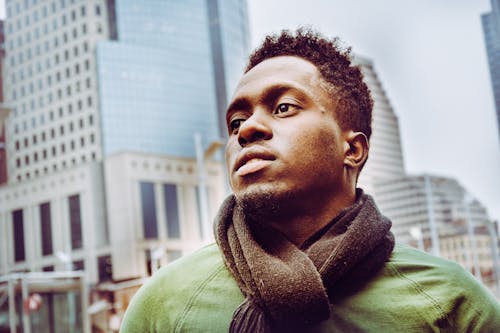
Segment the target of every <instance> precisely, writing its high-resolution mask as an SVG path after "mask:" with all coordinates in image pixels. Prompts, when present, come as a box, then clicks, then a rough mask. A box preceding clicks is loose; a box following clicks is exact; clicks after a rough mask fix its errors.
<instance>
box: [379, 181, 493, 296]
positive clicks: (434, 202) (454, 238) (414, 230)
mask: <svg viewBox="0 0 500 333" xmlns="http://www.w3.org/2000/svg"><path fill="white" fill-rule="evenodd" d="M375 189H376V191H375V195H376V200H377V203H378V205H379V208H380V210H381V211H382V213H383V214H384V215H386V216H387V217H389V218H390V219H391V220H392V222H393V227H392V232H393V233H394V235H395V237H396V240H397V241H398V242H400V243H405V244H409V245H412V246H414V247H417V248H420V249H421V250H423V251H427V252H431V253H433V254H435V255H437V256H441V257H444V258H447V259H450V260H453V261H457V262H458V263H460V264H461V265H462V266H463V267H465V268H466V269H468V270H469V271H471V272H473V273H475V274H476V275H477V276H478V278H483V282H485V283H486V284H487V286H488V287H490V288H491V289H495V290H496V292H497V293H498V295H500V293H499V292H500V290H498V286H497V285H496V284H497V283H498V277H497V275H495V270H496V268H495V267H497V266H496V265H497V263H495V258H496V260H498V235H497V232H496V230H497V229H496V226H493V224H492V221H491V220H490V218H489V217H488V214H487V211H486V209H485V208H484V206H483V205H481V203H480V202H479V201H477V200H475V199H472V200H471V199H469V197H470V195H469V194H468V193H467V191H466V190H465V189H464V188H463V187H462V186H461V185H460V184H459V183H458V182H457V181H456V180H455V179H452V178H448V177H439V176H432V175H419V176H410V175H406V176H403V177H400V178H396V179H390V180H377V181H376V185H375ZM479 274H481V275H479Z"/></svg>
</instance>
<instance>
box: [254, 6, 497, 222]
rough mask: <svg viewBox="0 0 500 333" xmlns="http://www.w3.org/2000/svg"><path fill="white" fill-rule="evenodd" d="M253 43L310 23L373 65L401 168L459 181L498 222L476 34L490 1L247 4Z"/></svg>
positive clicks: (490, 110)
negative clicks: (394, 119)
mask: <svg viewBox="0 0 500 333" xmlns="http://www.w3.org/2000/svg"><path fill="white" fill-rule="evenodd" d="M248 7H249V15H250V27H251V33H252V45H253V46H256V45H257V44H258V43H259V42H260V41H261V40H262V38H263V36H264V35H265V34H267V33H269V32H277V31H280V30H281V29H283V28H288V29H294V28H296V27H297V26H299V25H310V26H312V27H314V28H316V29H317V30H319V31H321V32H322V33H323V34H325V35H328V36H339V37H340V38H341V39H342V40H343V41H344V42H345V44H347V45H350V46H352V47H353V51H354V52H355V53H357V54H360V55H363V56H365V57H368V58H371V59H372V60H373V61H374V66H375V70H376V71H377V73H378V75H379V79H380V80H381V81H382V84H383V86H384V88H385V90H386V94H387V95H388V97H389V99H390V101H391V104H392V106H393V108H394V111H395V112H396V114H397V115H398V117H399V125H400V129H401V135H402V142H403V155H404V158H405V164H406V170H407V172H409V173H412V174H418V173H424V172H425V173H431V174H436V175H443V176H452V177H455V178H456V179H457V180H458V181H459V182H460V183H461V184H462V185H463V186H464V187H465V188H466V189H467V190H469V191H470V192H471V193H472V195H474V196H475V197H476V198H477V199H479V200H480V201H481V202H482V203H483V204H484V205H485V206H486V207H487V208H488V212H489V215H490V216H491V217H493V218H494V219H497V220H500V148H499V138H498V134H497V126H496V118H495V117H496V116H495V112H494V105H493V95H492V90H491V84H490V77H489V72H488V63H487V58H486V51H485V46H484V39H483V33H482V27H481V18H480V16H481V14H482V13H485V12H489V11H490V9H491V8H490V1H489V0H406V1H401V0H350V1H347V0H343V1H340V0H315V1H298V0H248Z"/></svg>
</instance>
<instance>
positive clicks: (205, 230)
mask: <svg viewBox="0 0 500 333" xmlns="http://www.w3.org/2000/svg"><path fill="white" fill-rule="evenodd" d="M223 145H224V143H223V142H222V140H216V141H213V142H211V144H210V145H209V147H208V148H207V149H206V150H205V151H203V146H202V143H201V134H200V133H195V134H194V147H195V153H196V169H197V171H198V198H199V200H200V202H199V205H200V220H201V228H202V238H203V240H204V242H207V243H208V242H209V241H211V240H213V235H212V232H211V231H210V229H211V228H210V227H211V225H210V221H209V218H208V215H209V214H208V198H207V178H206V177H207V176H206V175H207V173H206V170H205V161H206V159H208V158H209V157H210V156H212V155H213V154H214V153H215V152H216V151H217V149H219V148H220V147H222V146H223Z"/></svg>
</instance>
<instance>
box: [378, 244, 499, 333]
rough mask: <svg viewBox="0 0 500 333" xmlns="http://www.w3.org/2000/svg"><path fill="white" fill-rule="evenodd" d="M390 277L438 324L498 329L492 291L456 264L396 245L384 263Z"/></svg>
mask: <svg viewBox="0 0 500 333" xmlns="http://www.w3.org/2000/svg"><path fill="white" fill-rule="evenodd" d="M386 274H388V275H389V276H391V277H392V279H390V281H392V283H394V284H395V285H397V286H401V287H403V288H404V289H405V290H406V291H407V292H409V293H412V294H413V295H415V299H414V301H420V302H421V309H425V310H424V312H425V313H423V315H426V316H429V318H432V319H433V320H435V324H436V325H437V326H438V327H441V328H444V327H448V328H452V329H455V330H460V331H462V330H463V331H471V332H473V331H488V329H492V328H494V329H495V330H496V329H500V306H499V303H498V301H497V300H496V299H495V298H494V297H493V295H492V293H491V292H490V291H489V290H487V289H486V288H485V287H484V286H483V285H482V284H481V283H479V282H478V281H477V280H476V279H475V278H474V277H473V276H472V275H471V274H470V273H469V272H468V271H466V270H465V269H464V268H463V267H462V266H460V265H459V264H457V263H455V262H452V261H448V260H445V259H442V258H438V257H435V256H432V255H430V254H428V253H425V252H422V251H419V250H416V249H414V248H411V247H409V246H405V245H397V246H396V247H395V249H394V252H393V255H392V257H391V259H390V261H389V263H388V264H387V266H386Z"/></svg>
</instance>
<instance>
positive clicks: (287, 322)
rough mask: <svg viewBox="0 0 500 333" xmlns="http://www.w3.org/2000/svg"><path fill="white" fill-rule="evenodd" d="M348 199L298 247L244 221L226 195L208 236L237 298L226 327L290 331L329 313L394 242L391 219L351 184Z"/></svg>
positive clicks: (304, 327) (379, 263)
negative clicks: (240, 298) (348, 202)
mask: <svg viewBox="0 0 500 333" xmlns="http://www.w3.org/2000/svg"><path fill="white" fill-rule="evenodd" d="M356 194H357V195H356V197H357V199H356V202H355V203H354V204H353V205H352V206H351V207H349V208H346V209H344V210H343V211H342V212H341V213H340V214H339V215H338V216H337V217H336V218H335V219H334V220H333V221H332V222H330V223H329V224H328V225H327V226H325V227H324V228H323V229H322V230H320V231H318V232H317V233H316V234H315V235H313V236H312V237H311V238H309V239H308V240H307V241H306V242H305V243H304V244H303V245H302V246H301V247H300V248H298V247H297V246H295V245H294V244H293V243H291V242H290V241H288V240H287V239H286V238H285V237H284V235H282V234H281V233H280V232H278V231H277V230H275V229H272V228H271V227H270V226H269V225H266V224H265V223H262V222H263V221H259V222H258V223H257V222H256V221H252V220H250V219H249V218H248V217H247V216H245V215H244V213H243V211H242V208H241V207H240V206H239V205H238V204H237V203H236V199H235V197H234V196H230V197H228V198H227V199H226V200H225V201H224V203H223V205H222V207H221V209H220V211H219V215H218V217H217V221H216V222H217V225H216V240H217V243H218V245H219V247H220V249H221V251H222V253H223V257H224V262H225V264H226V266H227V267H228V269H229V270H230V272H231V273H232V275H233V276H234V278H235V279H236V282H237V283H238V286H239V288H240V289H241V291H242V293H243V294H244V295H245V296H246V299H245V301H244V302H243V303H242V304H241V305H240V306H239V307H238V308H237V309H236V311H235V312H234V314H233V319H232V321H231V327H230V330H229V331H230V332H238V333H240V332H285V331H286V332H293V331H304V330H307V326H309V325H312V324H316V323H319V322H321V321H323V320H326V319H328V318H329V317H330V301H329V299H332V298H333V297H334V296H336V295H338V294H339V293H340V292H341V291H342V289H344V287H346V286H350V285H352V284H363V283H366V281H367V279H369V278H370V277H371V276H372V275H373V274H374V273H375V272H376V271H377V270H378V269H380V268H381V267H382V266H383V265H384V263H385V262H386V261H387V260H388V258H389V256H390V254H391V252H392V249H393V247H394V236H393V235H392V233H391V232H390V231H389V229H390V227H391V222H390V221H389V220H388V219H387V218H386V217H384V216H383V215H381V214H380V212H379V211H378V209H377V207H376V206H375V203H374V202H373V199H372V198H371V197H370V196H368V195H365V194H363V192H362V191H361V190H360V189H358V190H357V193H356Z"/></svg>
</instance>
